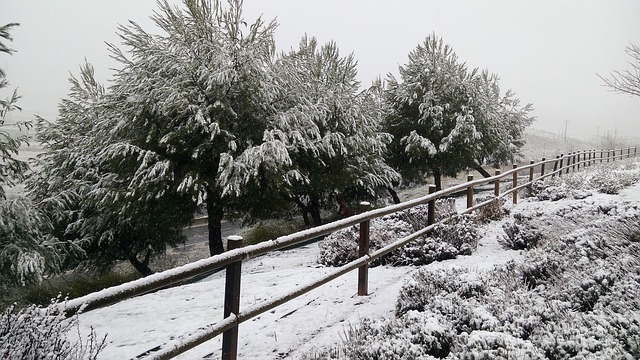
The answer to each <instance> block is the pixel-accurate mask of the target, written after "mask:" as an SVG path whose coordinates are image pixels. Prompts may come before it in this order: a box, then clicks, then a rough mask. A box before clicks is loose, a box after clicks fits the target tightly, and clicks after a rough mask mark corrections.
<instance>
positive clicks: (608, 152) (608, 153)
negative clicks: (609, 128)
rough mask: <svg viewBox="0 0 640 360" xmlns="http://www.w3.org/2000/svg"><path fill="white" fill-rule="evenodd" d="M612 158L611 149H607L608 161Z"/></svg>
mask: <svg viewBox="0 0 640 360" xmlns="http://www.w3.org/2000/svg"><path fill="white" fill-rule="evenodd" d="M610 158H611V150H607V162H609V160H611V159H610Z"/></svg>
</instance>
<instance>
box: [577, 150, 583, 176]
mask: <svg viewBox="0 0 640 360" xmlns="http://www.w3.org/2000/svg"><path fill="white" fill-rule="evenodd" d="M581 154H582V152H581V151H580V150H578V163H577V164H576V165H577V166H578V171H580V155H581Z"/></svg>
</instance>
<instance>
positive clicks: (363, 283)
mask: <svg viewBox="0 0 640 360" xmlns="http://www.w3.org/2000/svg"><path fill="white" fill-rule="evenodd" d="M360 209H361V211H362V212H365V211H369V210H371V204H370V203H368V202H366V201H363V202H361V203H360ZM369 224H370V221H369V220H365V221H363V222H361V223H360V238H359V239H358V257H363V256H365V255H369ZM367 295H369V263H365V264H364V265H362V266H360V267H359V268H358V296H367Z"/></svg>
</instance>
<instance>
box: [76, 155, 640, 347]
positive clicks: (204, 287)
mask: <svg viewBox="0 0 640 360" xmlns="http://www.w3.org/2000/svg"><path fill="white" fill-rule="evenodd" d="M624 163H627V164H630V163H631V162H630V161H627V162H624ZM622 164H623V162H617V163H616V165H615V166H618V167H619V166H621V165H622ZM611 166H613V165H611ZM638 166H639V164H636V163H634V165H633V166H630V165H629V166H627V170H625V172H623V173H625V174H627V173H628V174H631V175H630V176H629V177H626V178H625V179H629V178H631V179H633V180H634V181H636V182H635V184H634V185H632V186H629V187H626V188H624V189H621V190H620V191H619V193H618V194H604V193H601V192H600V191H598V189H597V188H593V189H581V190H580V191H578V192H576V193H575V195H576V196H573V195H572V194H573V193H572V192H571V191H569V192H568V195H566V194H565V197H564V198H561V199H560V200H557V201H551V200H543V201H541V200H534V199H526V200H522V201H520V203H519V204H518V205H517V206H515V207H513V208H512V209H510V210H511V211H512V212H534V213H536V214H542V213H545V212H548V213H557V212H559V211H560V212H562V211H565V212H567V213H570V212H572V211H574V212H575V211H578V212H579V211H580V210H579V209H580V208H583V207H584V204H589V207H590V208H593V207H599V206H604V207H606V208H611V207H612V206H618V205H620V206H625V205H629V204H632V205H634V204H635V206H637V204H640V184H639V183H637V179H638V173H639V170H638ZM597 169H600V170H597ZM612 173H613V172H612V168H610V167H608V168H605V167H594V168H592V169H590V171H589V172H584V173H581V174H582V175H580V178H583V179H584V178H589V177H591V178H594V177H595V175H594V174H599V175H598V176H600V177H601V178H603V179H604V180H606V179H607V178H610V181H609V182H610V183H609V184H603V186H605V187H604V188H603V189H605V190H606V186H608V188H610V189H611V188H616V189H617V188H618V187H621V184H620V181H621V180H619V179H617V178H614V177H611V176H609V175H610V174H612ZM570 178H571V177H563V179H564V180H563V182H562V183H561V184H560V185H562V184H564V185H563V186H565V188H567V187H566V186H568V188H569V189H570V188H571V186H573V185H575V184H577V182H575V181H574V183H568V182H567V180H569V179H570ZM583 183H584V181H583ZM605 183H606V181H605ZM557 185H558V184H557ZM560 185H558V186H560ZM627 185H629V184H627ZM558 186H556V187H558ZM560 188H562V186H560ZM576 190H578V189H576ZM600 190H602V189H600ZM611 192H613V191H611ZM572 218H575V219H578V218H579V216H577V217H570V218H568V219H569V220H566V221H564V220H563V223H562V224H559V225H558V224H548V226H549V228H554V227H555V226H556V225H557V226H562V227H563V228H565V229H567V231H571V230H572V229H575V226H572V224H571V219H572ZM505 221H507V219H504V220H501V221H496V222H492V223H489V224H486V225H483V226H481V227H480V233H481V234H482V239H481V240H480V243H479V247H478V250H477V251H476V252H474V253H473V254H472V255H470V256H459V257H458V258H456V259H454V260H448V261H443V262H438V263H432V264H430V265H428V266H425V267H421V268H422V269H431V270H433V271H441V270H443V269H450V268H453V267H456V268H464V269H469V270H471V271H473V272H479V273H480V272H485V271H488V270H491V269H493V268H494V267H495V266H503V265H504V264H506V263H508V262H510V261H515V262H518V261H521V259H523V256H524V253H523V252H522V251H516V250H507V249H504V248H503V247H502V246H501V245H500V244H499V242H498V241H499V239H501V238H502V237H504V231H503V229H502V225H503V224H504V222H505ZM574 225H575V224H574ZM317 256H318V245H317V244H315V243H314V244H309V245H306V246H304V247H300V248H297V249H294V250H288V251H281V252H275V253H272V254H269V255H266V256H262V257H258V258H254V259H250V260H248V261H246V262H244V263H243V279H242V298H241V308H242V307H246V306H248V305H251V304H255V303H258V302H260V301H263V300H265V299H269V298H270V297H271V296H272V295H273V294H281V293H285V292H289V291H291V290H292V289H294V288H296V287H297V286H298V285H300V284H306V283H308V282H309V281H311V280H313V279H315V278H317V277H319V276H321V275H322V274H325V273H326V272H328V271H329V270H330V269H329V268H326V267H324V266H320V265H318V264H317V261H316V260H317ZM416 269H417V268H416V267H413V266H407V267H386V266H380V267H376V268H372V269H371V271H370V274H369V283H370V285H369V288H370V295H369V296H366V297H358V296H356V295H355V294H356V273H355V272H354V273H352V274H351V275H347V276H344V277H341V278H339V279H338V280H336V281H333V282H331V283H329V284H327V285H324V286H323V287H321V288H319V289H317V290H314V291H312V292H310V293H308V294H306V295H304V296H302V297H299V298H297V299H295V300H293V301H291V302H289V303H287V304H284V305H282V306H280V307H278V308H276V309H274V310H272V311H271V312H269V313H266V314H263V315H261V316H259V317H258V318H256V319H253V320H251V321H249V322H247V323H244V324H242V325H241V326H240V330H239V333H240V340H239V356H240V358H243V359H283V358H302V357H304V356H306V355H307V354H309V351H312V350H314V349H315V350H314V351H320V349H322V348H325V347H327V346H332V344H335V343H336V342H338V341H339V339H340V338H341V336H343V335H344V334H345V331H346V330H348V329H349V328H350V327H351V326H357V325H358V324H359V323H360V321H361V320H362V319H363V318H378V317H393V316H394V311H395V308H396V301H397V297H398V294H399V291H400V289H401V287H402V286H403V284H404V283H405V282H406V281H408V280H409V279H411V274H412V273H414V272H415V271H416ZM223 289H224V274H223V273H218V274H215V275H213V276H211V277H209V278H207V279H205V280H203V281H201V282H199V283H195V284H190V285H185V286H180V287H176V288H172V289H168V290H163V291H159V292H156V293H153V294H149V295H145V296H141V297H138V298H135V299H131V300H128V301H125V302H122V303H119V304H116V305H113V306H110V307H108V308H104V309H99V310H95V311H91V312H89V313H86V314H82V315H80V318H79V320H80V325H81V333H83V334H87V333H88V332H89V329H90V327H93V329H95V331H96V332H97V333H98V335H101V334H108V338H107V339H108V346H107V348H106V349H105V351H104V353H103V354H102V358H105V359H112V358H130V357H135V356H136V355H138V354H140V353H143V352H145V351H147V350H149V349H152V348H154V347H156V346H157V345H160V344H163V343H166V342H170V341H179V339H180V338H181V337H182V336H185V335H187V334H190V333H193V332H194V331H197V329H198V328H201V327H204V326H206V325H207V324H210V323H213V322H216V321H219V320H221V319H222V301H223V300H222V298H223ZM205 356H211V357H212V358H219V357H220V339H214V340H212V341H210V342H208V343H206V344H204V345H202V346H200V347H198V348H196V349H194V350H192V351H190V352H188V353H186V354H184V355H182V356H181V357H180V358H184V359H197V358H202V357H205Z"/></svg>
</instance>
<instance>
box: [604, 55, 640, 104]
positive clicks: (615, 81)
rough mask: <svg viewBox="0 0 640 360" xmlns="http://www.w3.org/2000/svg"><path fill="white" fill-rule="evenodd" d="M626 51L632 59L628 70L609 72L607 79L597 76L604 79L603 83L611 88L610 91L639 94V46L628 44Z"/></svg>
mask: <svg viewBox="0 0 640 360" xmlns="http://www.w3.org/2000/svg"><path fill="white" fill-rule="evenodd" d="M626 52H627V54H628V55H629V56H631V59H632V61H630V62H629V65H631V69H630V70H624V71H618V70H614V71H612V72H611V73H609V74H610V75H611V78H609V79H607V78H604V77H602V76H600V75H598V77H599V78H600V79H602V81H604V85H605V86H608V87H610V88H611V89H612V91H615V92H620V93H624V94H629V95H634V96H640V47H638V46H637V45H634V44H630V45H629V46H627V48H626Z"/></svg>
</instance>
